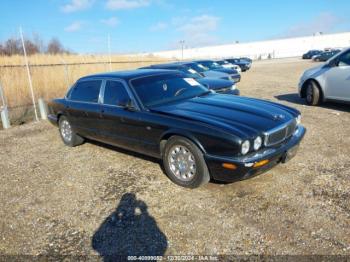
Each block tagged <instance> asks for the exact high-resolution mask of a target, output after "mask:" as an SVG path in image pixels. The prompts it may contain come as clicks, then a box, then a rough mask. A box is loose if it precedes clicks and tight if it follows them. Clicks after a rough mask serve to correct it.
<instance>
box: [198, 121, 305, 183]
mask: <svg viewBox="0 0 350 262" xmlns="http://www.w3.org/2000/svg"><path fill="white" fill-rule="evenodd" d="M305 133H306V129H305V128H304V127H303V126H301V125H299V126H298V127H297V129H296V131H295V132H294V134H293V136H292V137H290V138H289V139H288V140H287V141H286V142H284V143H282V144H281V145H279V146H278V147H273V148H265V149H262V150H260V151H258V152H256V153H252V154H249V155H246V156H240V157H220V156H214V155H210V154H206V155H205V160H206V163H207V165H208V168H209V171H210V174H211V176H212V177H213V178H214V179H215V180H219V181H225V182H233V181H237V180H243V179H247V178H250V177H253V176H255V175H259V174H261V173H263V172H265V171H267V170H269V169H271V168H272V167H274V166H275V165H277V164H278V163H281V162H284V161H285V158H286V156H287V152H291V151H296V150H297V147H298V145H299V143H300V141H301V140H302V139H303V137H304V135H305ZM293 156H294V155H293ZM293 156H292V157H293ZM263 160H268V161H269V162H268V163H267V164H266V165H263V166H260V167H254V164H255V163H258V162H260V161H263ZM224 163H229V164H233V165H234V166H236V169H234V170H231V169H226V168H224V167H223V164H224Z"/></svg>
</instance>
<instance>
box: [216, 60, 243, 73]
mask: <svg viewBox="0 0 350 262" xmlns="http://www.w3.org/2000/svg"><path fill="white" fill-rule="evenodd" d="M216 62H217V63H218V64H219V65H221V66H222V67H224V68H228V69H234V70H236V71H237V72H238V73H242V69H241V67H240V66H239V65H235V64H232V63H230V62H227V61H225V60H220V61H216Z"/></svg>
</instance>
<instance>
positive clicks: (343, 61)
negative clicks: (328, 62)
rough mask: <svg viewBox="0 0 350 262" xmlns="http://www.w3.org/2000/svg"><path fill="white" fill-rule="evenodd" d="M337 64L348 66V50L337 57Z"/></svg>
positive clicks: (349, 53)
mask: <svg viewBox="0 0 350 262" xmlns="http://www.w3.org/2000/svg"><path fill="white" fill-rule="evenodd" d="M339 66H350V51H349V52H346V53H344V54H342V55H341V56H340V57H339Z"/></svg>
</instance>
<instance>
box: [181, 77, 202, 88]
mask: <svg viewBox="0 0 350 262" xmlns="http://www.w3.org/2000/svg"><path fill="white" fill-rule="evenodd" d="M184 80H185V81H186V82H187V83H188V84H190V85H191V86H199V85H200V84H199V83H198V82H197V81H196V80H194V79H193V78H184Z"/></svg>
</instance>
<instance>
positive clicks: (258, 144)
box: [254, 136, 262, 151]
mask: <svg viewBox="0 0 350 262" xmlns="http://www.w3.org/2000/svg"><path fill="white" fill-rule="evenodd" d="M261 145H262V139H261V137H260V136H258V137H257V138H255V140H254V150H255V151H257V150H259V149H260V147H261Z"/></svg>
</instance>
